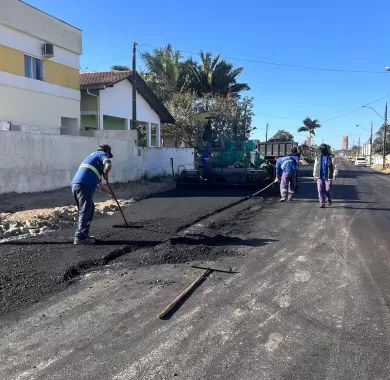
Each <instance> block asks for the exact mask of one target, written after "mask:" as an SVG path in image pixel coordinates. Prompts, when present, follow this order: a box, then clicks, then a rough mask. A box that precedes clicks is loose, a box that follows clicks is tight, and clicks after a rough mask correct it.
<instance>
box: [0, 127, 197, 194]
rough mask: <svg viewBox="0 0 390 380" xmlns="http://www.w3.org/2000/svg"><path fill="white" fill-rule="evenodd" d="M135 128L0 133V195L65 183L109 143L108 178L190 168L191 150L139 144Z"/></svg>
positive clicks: (133, 177)
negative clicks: (84, 134) (82, 132)
mask: <svg viewBox="0 0 390 380" xmlns="http://www.w3.org/2000/svg"><path fill="white" fill-rule="evenodd" d="M135 133H136V132H135V131H102V132H101V134H99V136H95V137H81V136H66V135H50V134H40V133H23V132H13V131H0V194H2V193H9V192H17V193H22V192H37V191H46V190H53V189H58V188H61V187H65V186H69V184H70V182H71V179H72V177H73V175H74V173H75V171H76V170H77V168H78V166H79V165H80V162H81V161H82V160H83V159H84V158H85V156H86V155H87V154H89V153H90V152H93V151H94V150H96V147H97V146H98V145H100V144H109V145H111V147H112V152H113V155H114V158H113V159H112V163H113V170H112V175H111V181H112V182H128V181H132V180H136V179H139V178H140V177H141V176H142V175H143V174H144V173H145V172H148V173H150V174H152V175H157V174H169V173H171V161H170V158H173V162H174V166H175V168H177V166H179V165H186V166H191V165H192V166H193V163H194V152H193V149H190V148H154V147H153V148H139V147H138V146H137V145H136V143H135V140H136V135H135Z"/></svg>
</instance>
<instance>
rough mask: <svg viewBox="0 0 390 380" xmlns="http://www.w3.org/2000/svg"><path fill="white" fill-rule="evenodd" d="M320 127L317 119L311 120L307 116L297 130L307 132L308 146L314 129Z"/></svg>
mask: <svg viewBox="0 0 390 380" xmlns="http://www.w3.org/2000/svg"><path fill="white" fill-rule="evenodd" d="M320 127H321V124H320V123H319V121H318V120H317V119H313V120H312V119H310V117H307V118H306V119H305V120H303V126H302V127H300V128H298V132H309V146H311V139H312V135H313V136H315V135H316V134H315V132H314V130H315V129H316V128H320Z"/></svg>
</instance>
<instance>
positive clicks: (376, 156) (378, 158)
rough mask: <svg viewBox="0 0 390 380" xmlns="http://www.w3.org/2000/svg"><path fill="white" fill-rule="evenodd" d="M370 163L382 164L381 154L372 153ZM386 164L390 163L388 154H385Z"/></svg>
mask: <svg viewBox="0 0 390 380" xmlns="http://www.w3.org/2000/svg"><path fill="white" fill-rule="evenodd" d="M372 163H373V164H374V165H382V164H383V156H382V155H379V154H374V155H373V156H372ZM386 164H390V154H388V155H387V156H386Z"/></svg>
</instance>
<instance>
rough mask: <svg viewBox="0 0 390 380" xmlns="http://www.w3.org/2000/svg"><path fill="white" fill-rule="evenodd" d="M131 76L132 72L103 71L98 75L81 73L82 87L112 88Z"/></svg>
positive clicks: (97, 73)
mask: <svg viewBox="0 0 390 380" xmlns="http://www.w3.org/2000/svg"><path fill="white" fill-rule="evenodd" d="M130 74H131V72H130V71H101V72H96V73H80V86H81V87H83V86H93V85H96V86H100V85H102V86H104V85H107V86H110V85H113V84H114V83H117V82H119V81H121V80H123V79H125V78H127V77H129V75H130Z"/></svg>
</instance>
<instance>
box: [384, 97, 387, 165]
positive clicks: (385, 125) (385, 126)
mask: <svg viewBox="0 0 390 380" xmlns="http://www.w3.org/2000/svg"><path fill="white" fill-rule="evenodd" d="M384 121H385V123H384V125H383V170H385V169H386V132H387V131H386V129H387V102H386V107H385V119H384Z"/></svg>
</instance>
